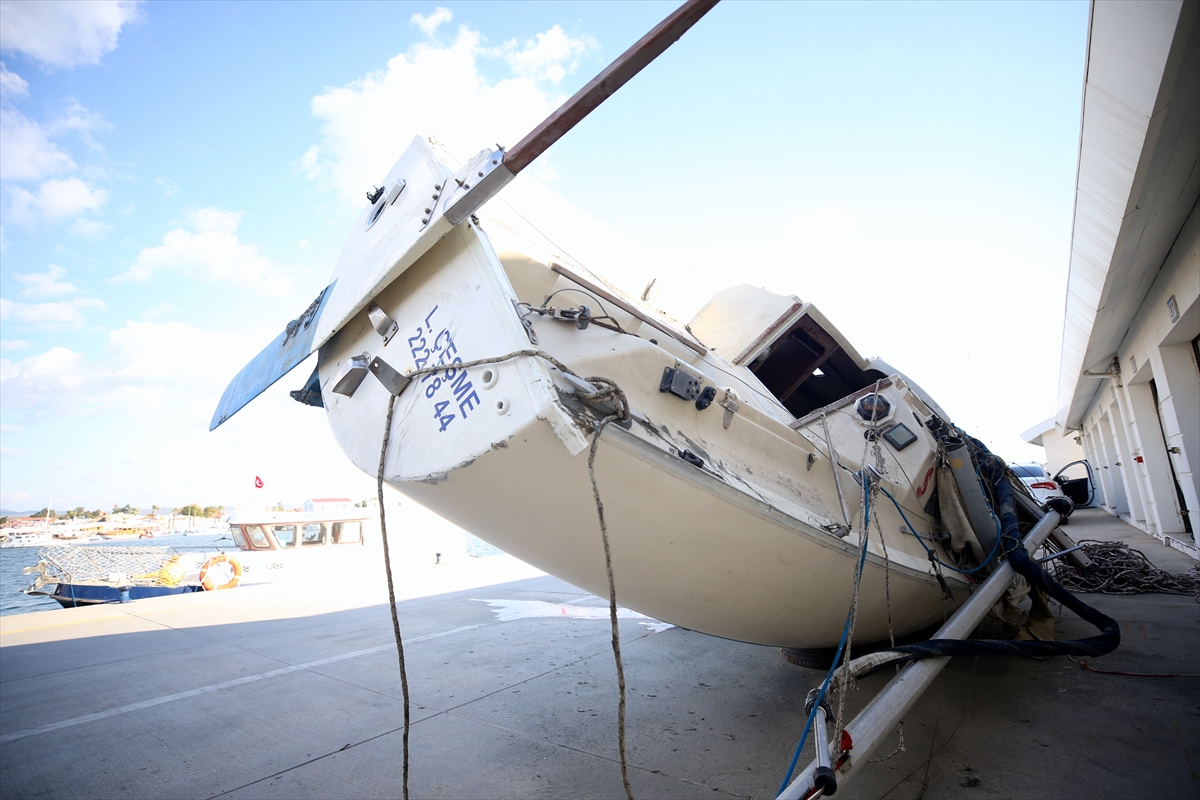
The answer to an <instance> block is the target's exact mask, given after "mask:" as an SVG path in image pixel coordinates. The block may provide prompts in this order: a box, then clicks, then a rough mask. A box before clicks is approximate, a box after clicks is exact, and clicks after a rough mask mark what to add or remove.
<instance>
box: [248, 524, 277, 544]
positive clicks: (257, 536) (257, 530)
mask: <svg viewBox="0 0 1200 800" xmlns="http://www.w3.org/2000/svg"><path fill="white" fill-rule="evenodd" d="M242 530H244V531H245V532H246V536H247V538H249V539H250V546H251V547H252V548H254V549H256V550H270V549H271V540H270V539H268V538H267V534H265V533H263V529H262V526H261V525H247V526H246V527H245V528H243V529H242Z"/></svg>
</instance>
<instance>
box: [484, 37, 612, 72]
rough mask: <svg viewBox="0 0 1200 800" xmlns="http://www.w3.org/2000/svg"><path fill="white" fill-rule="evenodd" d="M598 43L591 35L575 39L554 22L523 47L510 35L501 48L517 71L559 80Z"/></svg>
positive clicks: (510, 64)
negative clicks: (551, 26)
mask: <svg viewBox="0 0 1200 800" xmlns="http://www.w3.org/2000/svg"><path fill="white" fill-rule="evenodd" d="M598 47H599V45H598V44H597V42H596V40H595V39H594V38H592V37H591V36H584V37H583V38H580V39H574V38H572V37H570V36H568V35H567V34H566V32H565V31H563V29H562V28H560V27H559V26H558V25H555V26H554V27H553V28H551V29H550V30H548V31H546V32H545V33H539V34H538V35H537V40H536V41H534V40H529V41H526V42H525V45H524V46H523V47H522V46H520V45H518V44H517V40H516V39H511V40H509V41H507V42H505V43H504V46H503V47H502V48H501V51H500V52H502V53H503V55H504V60H505V61H507V62H508V65H509V66H510V67H512V70H513V72H515V73H516V74H517V75H520V76H521V77H523V78H532V79H534V80H548V81H550V82H551V83H558V82H559V81H561V80H562V79H563V78H564V77H565V76H566V75H567V73H569V72H574V70H575V68H576V67H577V66H579V59H580V58H581V57H583V55H584V54H586V53H587V52H588V51H589V50H594V49H596V48H598Z"/></svg>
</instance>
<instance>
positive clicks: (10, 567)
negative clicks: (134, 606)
mask: <svg viewBox="0 0 1200 800" xmlns="http://www.w3.org/2000/svg"><path fill="white" fill-rule="evenodd" d="M232 545H233V542H232V540H231V539H230V538H229V535H228V534H225V533H206V534H195V535H191V536H184V535H182V534H170V535H167V536H156V537H154V538H153V539H128V540H124V541H104V542H93V543H90V544H73V545H67V546H68V547H169V548H171V549H172V550H174V551H178V552H181V553H184V552H189V551H197V550H200V551H211V552H213V553H216V552H217V551H218V550H229V549H231V547H232ZM42 549H43V548H42V547H6V548H2V549H0V616H5V615H8V614H28V613H30V612H33V611H53V610H54V609H56V608H62V606H60V605H59V604H58V601H56V600H51V599H50V598H49V597H38V596H31V595H27V594H25V593H24V592H23V591H22V590H23V589H25V588H27V587H28V586H29V584H31V583H33V579H34V576H33V575H26V574H25V572H24V571H25V568H26V567H32V566H35V565H36V564H37V563H38V561H39V560H40V558H41V556H40V555H39V554H40V553H41V551H42Z"/></svg>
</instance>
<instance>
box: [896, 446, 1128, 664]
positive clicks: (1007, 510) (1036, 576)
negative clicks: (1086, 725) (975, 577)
mask: <svg viewBox="0 0 1200 800" xmlns="http://www.w3.org/2000/svg"><path fill="white" fill-rule="evenodd" d="M964 438H965V439H966V440H967V444H968V447H969V449H970V450H971V455H972V456H973V457H974V458H975V461H976V465H977V466H978V467H979V474H980V475H982V476H983V478H984V480H986V481H988V482H989V483H990V484H991V485H992V489H993V491H994V492H995V498H996V511H997V514H998V516H999V518H1000V548H1001V551H1002V552H1003V553H1004V554H1005V556H1006V557H1007V558H1008V563H1009V564H1011V565H1012V568H1013V571H1015V572H1016V573H1017V574H1018V575H1020V576H1022V577H1023V578H1025V580H1027V581H1029V585H1030V586H1031V587H1033V588H1035V589H1040V590H1041V591H1043V592H1045V593H1046V594H1047V595H1048V596H1050V597H1052V598H1054V599H1055V600H1057V601H1058V602H1059V603H1061V604H1062V605H1064V606H1066V607H1067V608H1069V609H1070V610H1071V611H1073V612H1075V613H1076V614H1077V615H1079V617H1080V618H1081V619H1083V620H1085V621H1086V622H1088V623H1090V624H1092V625H1094V626H1095V627H1096V628H1097V629H1098V630H1099V631H1100V635H1099V636H1091V637H1088V638H1086V639H1071V640H1066V641H1061V642H1038V641H1011V640H1005V639H973V640H962V639H930V640H929V641H925V642H917V643H915V644H907V645H900V646H898V647H892V648H889V649H890V650H892V651H893V652H897V653H905V654H907V655H908V656H909V658H903V659H898V660H899V661H901V662H903V661H915V660H917V659H921V658H939V657H942V656H975V655H1009V656H1020V657H1023V658H1043V657H1046V656H1064V655H1071V656H1092V657H1095V656H1102V655H1104V654H1106V653H1111V652H1112V651H1113V650H1116V649H1117V647H1119V646H1120V644H1121V628H1120V626H1119V625H1118V624H1117V621H1116V620H1115V619H1113V618H1112V617H1109V616H1108V615H1107V614H1103V613H1101V612H1100V611H1097V610H1096V609H1094V608H1092V607H1091V606H1089V605H1088V604H1086V603H1084V602H1083V601H1082V600H1080V599H1079V598H1078V597H1076V596H1075V595H1073V594H1071V592H1069V591H1068V590H1067V589H1065V588H1064V587H1063V586H1062V585H1061V584H1060V583H1059V582H1058V581H1056V580H1055V579H1054V578H1053V577H1052V576H1051V575H1050V574H1049V573H1048V572H1046V570H1044V569H1042V567H1041V565H1039V564H1038V563H1037V562H1035V561H1034V560H1033V558H1032V557H1031V556H1030V555H1029V551H1027V550H1026V549H1025V547H1024V546H1023V545H1022V544H1021V531H1020V528H1019V527H1018V525H1017V511H1016V507H1015V504H1014V500H1013V489H1012V485H1011V484H1010V483H1009V482H1008V478H1007V477H1006V476H1005V471H1004V462H1003V461H1002V460H1001V459H1000V458H998V457H997V456H995V455H993V454H992V453H991V451H989V450H988V449H987V447H986V446H985V445H984V444H983V443H982V442H980V441H979V440H978V439H974V438H971V437H969V436H967V437H964ZM895 663H897V662H896V661H889V662H887V665H891V664H895ZM880 666H884V665H880Z"/></svg>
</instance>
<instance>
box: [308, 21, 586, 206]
mask: <svg viewBox="0 0 1200 800" xmlns="http://www.w3.org/2000/svg"><path fill="white" fill-rule="evenodd" d="M435 16H436V14H435ZM594 46H595V42H594V40H593V39H591V38H590V37H584V38H573V37H570V36H568V35H567V34H565V33H563V31H562V29H561V28H559V27H558V26H555V27H554V28H551V29H550V30H549V31H546V32H545V33H542V34H539V35H538V37H537V38H536V39H535V40H530V41H528V42H526V43H525V45H524V46H518V44H517V43H516V41H513V42H509V43H506V44H505V45H504V46H503V47H500V48H492V49H489V48H486V47H484V46H483V44H482V40H481V36H480V34H479V33H478V32H476V31H472V30H471V29H469V28H467V27H466V26H463V27H461V28H459V30H458V35H457V36H456V38H455V40H454V42H453V43H451V44H450V45H447V46H439V45H434V44H429V43H426V44H419V45H417V46H415V47H413V48H412V49H411V50H409V52H408V53H405V54H401V55H398V56H396V57H395V58H393V59H391V60H390V61H389V62H388V64H387V69H386V70H384V71H381V72H373V73H371V74H369V75H367V76H365V77H363V78H361V79H360V80H357V81H354V82H352V83H350V84H348V85H346V86H342V87H337V88H332V89H329V90H327V91H326V92H325V93H323V94H320V95H318V96H316V97H314V98H313V100H312V110H313V115H314V116H316V117H317V118H318V119H320V120H321V121H322V126H321V135H322V141H321V142H320V144H319V145H313V146H312V147H310V148H309V149H308V151H307V152H306V153H305V154H304V156H303V157H302V158H301V159H300V160H299V162H298V164H297V166H298V171H299V172H300V173H302V174H305V175H307V176H308V177H309V178H320V177H326V176H327V177H328V178H329V179H330V181H331V184H332V187H333V188H334V189H335V190H336V191H337V193H338V195H339V196H340V197H341V198H343V199H344V200H345V202H346V203H347V204H348V205H350V206H352V207H356V208H357V207H359V206H361V205H362V193H363V191H364V190H365V189H366V188H367V187H368V186H369V185H372V182H373V181H374V182H375V183H378V182H379V180H380V178H381V177H382V176H383V175H384V174H385V173H386V172H387V170H388V169H389V168H390V167H391V165H392V164H393V163H395V160H396V158H397V157H398V156H399V155H400V152H401V151H402V149H403V147H404V146H405V143H406V142H407V141H408V139H409V137H410V136H412V135H416V134H423V135H431V136H435V137H436V138H437V140H438V141H439V142H440V143H441V144H442V145H443V146H444V147H445V148H446V150H448V151H449V152H450V153H454V154H456V155H457V156H458V157H460V158H461V157H464V156H469V155H471V154H473V153H475V152H477V151H479V150H480V149H482V148H484V147H490V146H492V145H493V144H494V143H496V142H500V143H507V144H510V145H511V144H514V143H516V141H517V140H518V139H519V138H520V137H521V136H523V135H524V134H526V133H527V132H528V131H529V129H530V128H532V127H533V126H534V125H535V124H537V123H538V122H540V121H541V120H542V119H544V118H545V117H546V116H547V115H548V114H549V113H550V112H551V111H553V110H554V109H555V108H556V107H557V106H558V105H559V104H560V103H561V102H562V99H563V98H562V97H561V96H559V95H558V94H555V93H554V91H553V86H554V85H555V84H556V83H557V81H559V80H561V78H562V76H563V75H566V74H567V73H569V72H570V71H571V70H573V69H575V67H576V65H577V64H578V62H579V59H580V57H581V55H582V54H584V53H586V52H587V51H588V50H590V49H591V48H592V47H594ZM483 58H499V59H503V60H504V61H506V62H507V64H508V66H509V67H510V69H512V70H513V76H512V77H510V78H507V79H504V80H500V81H498V82H496V83H494V84H493V83H490V82H489V81H488V80H487V79H486V78H485V77H484V76H483V75H482V74H481V73H480V71H479V67H478V62H479V60H480V59H483ZM546 84H549V86H550V88H545V85H546Z"/></svg>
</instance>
